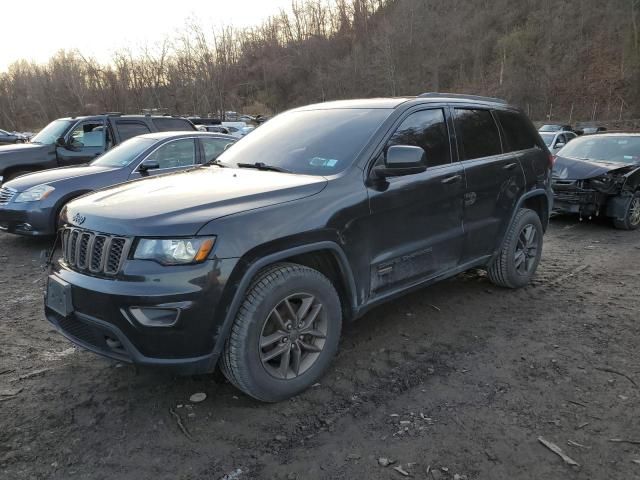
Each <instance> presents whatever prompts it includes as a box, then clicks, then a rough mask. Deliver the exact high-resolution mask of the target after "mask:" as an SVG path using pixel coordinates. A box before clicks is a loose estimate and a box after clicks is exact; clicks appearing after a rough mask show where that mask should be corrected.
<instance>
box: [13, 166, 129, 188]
mask: <svg viewBox="0 0 640 480" xmlns="http://www.w3.org/2000/svg"><path fill="white" fill-rule="evenodd" d="M113 170H117V168H115V167H101V166H97V165H96V166H92V165H78V166H73V167H62V168H52V169H51V170H43V171H41V172H34V173H28V174H26V175H22V176H20V177H18V178H16V179H15V180H11V181H9V182H6V183H5V184H3V186H4V187H10V188H13V189H15V190H17V191H18V192H23V191H25V190H26V189H28V188H31V187H35V186H36V185H42V184H43V183H46V184H47V185H51V186H53V187H55V186H58V185H60V184H62V183H64V182H65V181H66V180H72V179H76V178H79V177H86V176H88V175H100V174H102V173H104V172H111V171H113Z"/></svg>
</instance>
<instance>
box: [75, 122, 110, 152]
mask: <svg viewBox="0 0 640 480" xmlns="http://www.w3.org/2000/svg"><path fill="white" fill-rule="evenodd" d="M69 143H70V144H71V146H72V147H75V148H83V147H100V148H104V123H102V122H82V123H79V124H78V125H76V126H75V127H74V129H73V130H72V131H71V135H69Z"/></svg>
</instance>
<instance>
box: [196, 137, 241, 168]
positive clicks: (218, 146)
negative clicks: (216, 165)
mask: <svg viewBox="0 0 640 480" xmlns="http://www.w3.org/2000/svg"><path fill="white" fill-rule="evenodd" d="M200 143H202V148H203V149H204V163H209V162H213V161H214V160H216V159H217V158H218V157H219V156H220V154H221V153H222V152H224V150H225V148H227V145H229V144H230V143H233V140H228V139H226V138H201V139H200Z"/></svg>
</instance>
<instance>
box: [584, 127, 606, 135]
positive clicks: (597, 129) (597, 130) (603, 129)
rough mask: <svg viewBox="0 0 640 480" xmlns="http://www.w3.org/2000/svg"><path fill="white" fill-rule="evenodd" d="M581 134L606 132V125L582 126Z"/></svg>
mask: <svg viewBox="0 0 640 480" xmlns="http://www.w3.org/2000/svg"><path fill="white" fill-rule="evenodd" d="M581 130H582V135H595V134H596V133H602V132H606V131H607V128H606V127H582V129H581Z"/></svg>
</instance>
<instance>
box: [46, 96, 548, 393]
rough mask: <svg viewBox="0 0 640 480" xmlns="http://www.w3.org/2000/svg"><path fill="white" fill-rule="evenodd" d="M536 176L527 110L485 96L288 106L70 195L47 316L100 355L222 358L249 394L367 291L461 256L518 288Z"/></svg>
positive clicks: (303, 356) (284, 377)
mask: <svg viewBox="0 0 640 480" xmlns="http://www.w3.org/2000/svg"><path fill="white" fill-rule="evenodd" d="M454 130H455V135H454V134H453V132H454ZM500 132H501V133H502V134H501V133H500ZM550 172H551V155H550V153H549V151H548V150H547V148H546V146H545V145H544V143H543V142H542V140H541V139H540V137H539V135H538V133H537V132H536V130H535V128H534V126H533V125H532V124H531V122H530V121H529V120H528V119H527V118H526V116H525V115H524V114H523V113H522V112H521V111H520V110H518V109H516V108H514V107H511V106H509V105H507V104H506V103H504V102H502V101H498V100H495V99H490V98H484V97H474V96H459V95H448V96H447V95H445V94H424V95H422V96H419V97H411V98H389V99H370V100H352V101H338V102H330V103H325V104H319V105H312V106H308V107H302V108H298V109H295V110H291V111H289V112H286V113H283V114H280V115H278V116H277V117H275V118H273V119H272V120H270V121H269V122H267V123H265V124H264V125H263V126H261V127H260V128H258V129H256V130H255V132H253V133H252V134H251V135H249V136H247V138H245V139H243V140H242V141H240V142H238V143H237V144H235V145H234V146H233V147H232V148H230V149H229V150H227V151H226V152H225V153H223V154H222V155H221V156H220V157H219V158H218V160H217V162H215V163H214V164H212V165H210V166H208V167H204V168H199V169H195V170H192V171H188V172H184V173H180V174H173V175H163V176H160V177H157V178H154V179H147V180H141V181H137V182H133V183H129V184H124V185H121V186H117V187H113V188H109V189H106V190H102V191H100V192H96V193H93V194H90V195H86V196H84V197H81V198H79V199H76V200H74V201H72V202H70V203H69V204H67V206H66V207H65V209H63V212H62V214H61V222H62V224H63V227H64V228H63V229H62V231H61V238H62V251H63V257H62V259H61V260H60V261H59V262H57V263H56V264H55V265H53V266H52V270H53V271H52V273H51V275H50V276H49V279H48V290H47V297H46V306H45V313H46V316H47V318H48V319H49V321H50V322H51V323H52V324H53V325H55V326H56V327H57V328H58V329H59V330H60V332H62V334H63V335H65V336H66V337H68V338H69V339H70V340H71V341H73V342H74V343H76V344H78V345H80V346H82V347H84V348H87V349H89V350H92V351H94V352H96V353H99V354H101V355H105V356H107V357H111V358H115V359H118V360H121V361H126V362H134V363H137V364H145V365H156V366H164V367H172V368H175V369H177V370H179V371H180V372H182V373H198V372H209V371H212V370H213V369H214V368H215V367H216V364H218V363H220V365H221V368H222V371H223V372H224V374H225V375H226V376H227V378H228V379H229V380H230V381H231V382H232V383H233V384H234V385H235V386H236V387H238V388H239V389H241V390H242V391H244V392H245V393H247V394H248V395H251V396H253V397H255V398H257V399H260V400H263V401H278V400H282V399H285V398H287V397H290V396H292V395H295V394H297V393H298V392H300V391H302V390H304V389H305V388H307V387H309V386H310V385H312V384H313V383H315V382H317V381H318V379H319V377H320V376H321V375H322V374H323V373H324V372H325V371H326V370H327V368H328V366H329V363H330V361H331V359H332V357H333V355H334V354H335V352H336V350H337V348H338V341H339V338H340V331H341V325H342V323H343V321H347V320H352V319H354V318H357V317H360V316H362V315H363V314H364V313H365V312H366V311H368V310H370V309H371V308H373V307H374V306H376V305H379V304H381V303H383V302H385V301H387V300H390V299H392V298H396V297H397V296H399V295H401V294H404V293H406V292H409V291H411V290H414V289H416V288H418V287H423V286H426V285H428V284H431V283H434V282H437V281H440V280H443V279H445V278H448V277H451V276H453V275H456V274H458V273H460V272H462V271H465V270H467V269H470V268H476V267H478V268H486V269H487V270H488V277H489V279H490V280H491V281H492V282H494V283H495V284H497V285H500V286H503V287H509V288H517V287H521V286H523V285H526V284H527V283H528V282H529V281H530V279H531V278H532V276H533V275H534V273H535V271H536V267H537V265H538V262H539V260H540V255H541V251H542V242H543V239H542V237H543V233H544V231H545V228H546V226H547V222H548V217H549V209H550V205H551V200H552V193H551V190H550V183H551V181H550V180H551V178H550V177H551V173H550ZM114 280H117V281H114ZM454 296H455V294H454Z"/></svg>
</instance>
